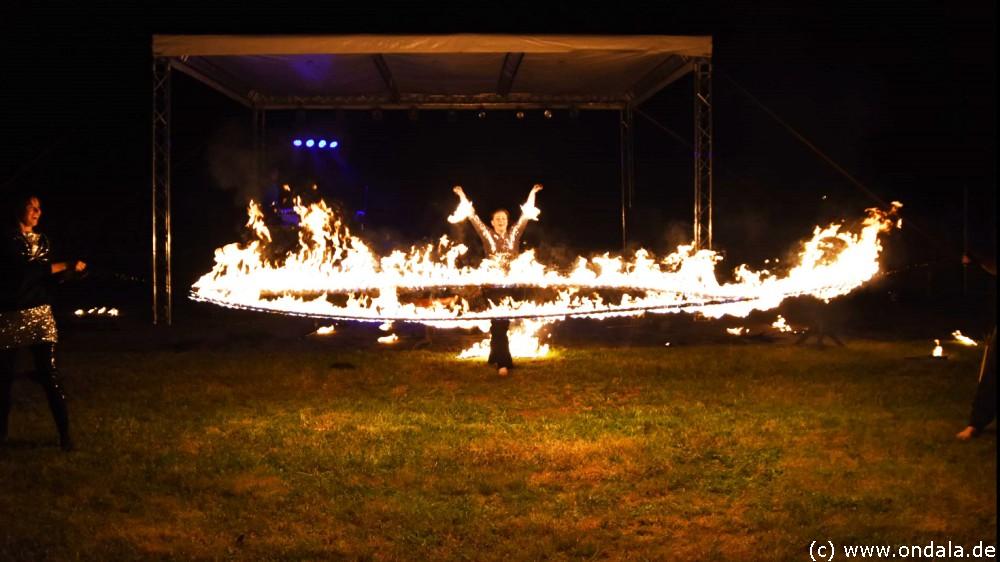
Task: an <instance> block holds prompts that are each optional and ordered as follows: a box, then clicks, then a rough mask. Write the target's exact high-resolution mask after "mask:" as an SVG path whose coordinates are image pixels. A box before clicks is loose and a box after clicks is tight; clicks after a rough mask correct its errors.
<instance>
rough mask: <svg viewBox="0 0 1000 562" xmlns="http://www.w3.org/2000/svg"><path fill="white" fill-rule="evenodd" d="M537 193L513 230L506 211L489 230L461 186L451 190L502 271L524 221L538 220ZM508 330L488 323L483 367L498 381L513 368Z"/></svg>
mask: <svg viewBox="0 0 1000 562" xmlns="http://www.w3.org/2000/svg"><path fill="white" fill-rule="evenodd" d="M541 190H542V185H541V184H535V185H534V186H533V187H532V188H531V193H529V194H528V200H527V201H525V203H524V205H522V206H521V218H519V219H518V221H517V223H516V224H514V226H513V228H510V229H508V228H507V226H508V223H509V222H510V213H509V212H507V210H506V209H497V210H496V211H493V215H492V216H491V220H490V225H491V226H492V227H493V228H489V227H487V226H486V224H485V223H483V221H482V220H481V219H480V218H479V217H478V216H477V215H476V212H475V209H473V208H472V203H471V202H470V201H469V199H468V198H467V197H466V196H465V192H464V191H463V190H462V186H460V185H456V186H455V187H454V188H453V189H452V191H454V192H455V194H456V195H458V198H459V200H460V201H461V203H462V206H463V207H465V208H466V209H467V213H468V214H467V216H465V217H463V218H468V219H469V222H470V223H472V227H473V228H474V229H475V231H476V234H478V235H479V238H480V240H482V242H483V249H484V250H485V252H486V257H487V258H489V259H493V260H496V261H497V262H498V263H499V264H500V265H501V266H502V267H505V268H506V267H507V265H508V264H509V263H510V260H511V259H513V258H514V257H516V256H517V254H518V253H520V251H521V249H520V247H521V236H522V235H523V234H524V229H525V227H527V226H528V221H532V220H538V209H537V208H535V194H536V193H538V192H539V191H541ZM509 329H510V320H507V319H503V320H491V321H490V357H489V359H487V363H488V364H490V365H495V366H496V367H497V373H498V374H499V375H500V376H501V377H505V376H507V373H508V370H509V369H512V368H513V367H514V360H513V358H512V357H511V356H510V340H509V339H508V337H507V331H508V330H509Z"/></svg>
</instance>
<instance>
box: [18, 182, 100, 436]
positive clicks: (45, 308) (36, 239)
mask: <svg viewBox="0 0 1000 562" xmlns="http://www.w3.org/2000/svg"><path fill="white" fill-rule="evenodd" d="M13 211H14V213H13V214H14V216H13V217H6V218H8V219H10V220H8V221H6V222H7V225H4V226H6V227H7V228H5V229H4V230H3V239H2V240H0V270H2V271H3V275H0V444H2V443H4V442H5V441H6V439H7V421H8V418H9V416H10V402H11V386H12V384H13V382H14V363H15V361H14V360H15V355H16V353H17V350H18V349H21V348H27V349H28V350H29V351H30V352H31V355H32V357H33V359H34V361H35V371H34V372H33V373H32V378H33V379H34V380H35V381H36V382H38V383H39V384H40V385H42V388H44V389H45V396H46V397H47V398H48V402H49V408H50V409H51V410H52V417H53V419H54V420H55V422H56V429H58V431H59V444H60V446H61V447H62V448H63V449H64V450H67V451H69V450H72V449H73V442H72V439H71V438H70V434H69V414H68V413H67V411H66V396H65V393H64V392H63V388H62V383H61V381H60V378H59V371H58V370H57V369H56V359H55V349H56V342H57V341H58V334H57V332H56V322H55V318H54V317H53V316H52V296H51V287H50V286H51V284H52V282H53V276H54V275H56V274H59V273H62V272H64V271H83V270H84V269H86V267H87V265H86V264H85V263H83V262H82V261H73V262H56V263H53V262H52V261H51V260H50V257H49V250H50V247H49V240H48V238H46V236H45V235H44V234H41V233H39V232H35V226H37V225H38V219H39V218H40V217H41V215H42V208H41V203H40V202H39V199H38V197H36V196H34V195H28V196H24V197H20V198H18V199H16V200H15V201H14V206H13Z"/></svg>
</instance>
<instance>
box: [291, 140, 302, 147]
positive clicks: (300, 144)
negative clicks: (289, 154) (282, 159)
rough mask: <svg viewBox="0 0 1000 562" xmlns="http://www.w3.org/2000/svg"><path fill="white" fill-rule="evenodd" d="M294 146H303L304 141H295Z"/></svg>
mask: <svg viewBox="0 0 1000 562" xmlns="http://www.w3.org/2000/svg"><path fill="white" fill-rule="evenodd" d="M292 144H293V145H294V146H302V139H295V140H293V141H292Z"/></svg>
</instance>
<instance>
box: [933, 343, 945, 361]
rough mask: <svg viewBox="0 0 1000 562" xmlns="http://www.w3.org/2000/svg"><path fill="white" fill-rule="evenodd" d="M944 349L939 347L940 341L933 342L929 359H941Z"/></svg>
mask: <svg viewBox="0 0 1000 562" xmlns="http://www.w3.org/2000/svg"><path fill="white" fill-rule="evenodd" d="M943 356H944V348H942V347H941V340H934V351H932V352H931V357H943Z"/></svg>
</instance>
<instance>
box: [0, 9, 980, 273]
mask: <svg viewBox="0 0 1000 562" xmlns="http://www.w3.org/2000/svg"><path fill="white" fill-rule="evenodd" d="M109 4H110V3H104V4H101V3H89V4H87V3H82V4H81V3H78V4H74V5H73V6H74V7H72V8H70V7H62V6H59V5H57V4H50V7H49V8H46V9H44V10H42V9H39V10H36V11H35V12H34V13H18V14H4V15H3V17H0V19H2V20H3V23H2V24H0V25H2V26H3V27H4V29H3V32H4V37H5V39H4V46H5V56H4V58H3V63H2V64H3V70H2V72H0V77H2V81H3V87H2V88H0V102H2V107H3V108H4V111H3V117H2V119H0V124H2V125H0V126H2V127H3V136H4V138H5V141H6V142H5V143H4V146H5V148H4V150H3V151H0V182H3V189H4V191H7V190H9V189H11V188H13V187H15V186H18V185H31V186H34V187H36V188H38V189H39V190H40V191H41V192H42V193H43V195H44V196H45V199H44V201H43V206H44V211H45V215H44V216H43V219H42V224H41V227H42V228H41V229H42V230H44V231H46V232H49V233H50V235H51V236H52V237H53V239H54V241H55V243H56V245H57V247H59V248H60V249H61V251H62V252H63V253H65V254H67V255H70V254H72V255H74V256H80V257H83V258H84V259H87V260H89V261H90V262H91V263H93V264H96V265H99V266H101V267H104V268H107V269H108V270H114V271H120V272H124V273H130V274H136V275H146V274H147V271H148V263H149V247H150V243H149V190H150V189H149V185H150V175H149V174H150V172H149V166H150V162H149V156H150V143H149V137H150V106H151V100H150V88H151V86H150V82H151V77H150V63H151V57H150V41H151V35H152V34H153V33H332V34H333V33H458V32H478V33H539V34H542V33H587V34H602V33H605V34H633V33H635V34H639V33H642V34H666V35H670V34H678V35H679V34H711V35H712V36H713V37H714V70H715V80H714V94H715V111H714V123H715V129H714V130H715V136H714V139H715V153H714V157H715V160H714V171H715V217H716V220H715V241H716V245H717V247H718V248H719V249H720V250H722V251H723V252H724V253H725V254H726V256H727V258H726V259H727V261H726V263H727V264H729V265H731V266H735V265H736V264H738V263H741V262H749V263H751V264H760V262H761V261H762V260H763V259H766V258H769V257H776V256H781V255H783V254H784V253H785V252H787V251H788V250H789V249H790V248H791V247H792V246H793V244H794V243H795V242H796V241H798V240H801V239H803V238H805V237H807V236H808V235H809V234H810V233H811V229H812V226H813V225H815V224H818V223H820V222H825V221H829V220H834V219H839V218H846V219H849V220H851V219H856V218H860V217H861V216H862V214H863V210H864V208H866V207H869V206H873V205H874V204H875V201H874V200H873V199H872V198H871V197H870V195H869V194H868V193H866V192H865V191H864V190H862V189H860V188H858V187H857V186H855V185H853V184H852V183H851V182H850V181H848V180H847V179H845V178H844V177H843V176H842V175H840V174H839V173H838V172H837V171H835V170H834V169H833V168H832V167H831V166H829V165H828V164H827V163H825V162H823V160H821V159H820V158H819V157H818V156H817V155H816V154H814V153H813V152H811V151H810V150H809V149H808V148H806V147H805V146H804V145H803V144H802V143H800V142H799V141H798V140H796V139H795V138H794V137H793V136H792V135H791V134H790V133H789V132H788V131H787V130H786V129H784V128H783V127H782V126H781V125H779V124H778V123H777V122H776V121H775V120H773V119H772V118H771V117H769V116H768V115H767V114H766V113H765V112H764V111H763V110H762V109H761V108H760V107H759V106H758V105H757V104H756V103H755V102H754V101H752V100H751V99H750V98H749V97H747V96H746V95H745V94H744V93H743V92H742V91H741V88H745V89H746V90H747V91H749V92H750V93H751V94H752V95H753V96H755V97H756V98H757V100H759V102H761V103H763V104H764V105H765V106H767V107H768V108H769V109H771V110H773V111H774V112H775V113H776V114H777V115H779V116H780V117H781V119H783V120H784V121H785V122H786V123H788V124H789V125H791V126H792V127H794V128H795V129H796V130H797V131H799V132H800V133H801V134H802V135H803V136H805V137H806V138H808V139H809V140H810V141H811V142H812V143H813V144H815V145H816V146H817V147H819V148H820V149H821V150H822V151H823V152H824V153H825V154H826V155H827V156H828V157H830V158H831V159H832V160H834V161H835V162H837V163H838V164H839V165H840V166H842V167H843V168H844V169H846V170H848V171H849V172H850V173H851V174H852V175H853V176H854V177H856V178H857V179H858V180H860V181H861V182H862V183H863V184H864V185H865V186H866V187H867V188H868V189H870V190H871V192H873V193H874V195H875V196H877V197H878V198H881V199H883V200H894V199H897V200H900V201H902V202H903V203H904V204H905V208H904V213H903V216H904V218H905V220H907V221H909V222H908V224H909V225H912V226H910V227H908V228H904V230H903V231H902V232H901V233H899V234H898V235H896V237H895V239H894V240H893V241H892V242H891V243H890V245H889V248H890V250H891V252H892V254H891V255H890V256H887V260H888V262H889V263H891V264H892V266H893V267H897V268H905V267H914V266H917V265H919V264H926V263H933V264H936V265H935V266H934V267H945V268H946V271H953V272H958V267H957V264H958V259H959V256H960V255H961V250H962V239H963V230H962V229H963V190H967V192H968V213H967V219H968V220H967V227H968V229H969V235H970V243H971V245H972V246H973V250H975V251H978V252H979V253H984V254H987V255H992V254H993V253H994V252H995V240H996V221H995V217H996V212H995V194H996V188H995V185H996V167H995V159H994V152H995V149H996V146H995V145H996V128H995V126H996V113H995V107H996V94H995V73H994V70H993V68H994V64H995V60H994V59H995V29H994V25H995V24H994V21H995V7H994V3H992V2H985V1H983V2H978V1H977V2H961V3H955V2H899V3H873V2H857V3H830V4H837V5H836V6H833V5H830V6H826V5H824V6H821V7H820V6H814V7H803V6H801V5H800V4H802V3H789V4H787V5H779V4H774V3H758V2H753V3H747V4H745V5H744V4H737V5H726V4H722V3H718V4H712V3H701V4H699V5H698V7H696V8H692V7H690V6H685V5H682V4H675V3H666V2H658V3H655V4H651V5H648V6H644V5H641V4H632V5H628V4H623V3H611V2H609V3H607V4H599V3H586V2H557V3H551V4H548V5H546V6H545V7H540V6H537V5H532V4H529V3H523V4H519V3H516V2H515V3H509V2H507V3H503V4H502V5H500V4H497V5H496V6H495V7H493V8H492V10H491V11H489V12H485V11H473V8H472V7H471V4H472V3H457V2H452V3H439V4H436V5H432V4H430V3H420V4H419V5H418V6H415V5H412V4H410V3H371V2H365V3H359V4H358V5H354V6H351V7H339V6H334V5H329V6H326V7H323V8H322V9H320V8H306V7H304V6H302V5H300V6H299V7H296V8H294V9H288V8H280V7H270V8H265V7H262V6H261V7H257V6H256V5H255V6H254V7H250V6H247V5H244V4H242V3H235V2H222V3H219V2H213V3H211V7H210V8H206V7H204V5H200V4H194V3H190V4H188V9H182V8H174V9H170V10H167V9H163V8H161V7H156V6H151V5H148V4H141V3H140V4H135V5H134V6H133V7H129V8H127V9H124V10H123V9H121V8H111V7H109ZM206 4H207V3H206ZM871 4H877V6H872V5H871ZM174 76H175V82H174V103H175V105H174V123H173V126H174V155H173V164H174V170H173V174H174V175H173V184H174V221H175V251H176V265H175V267H176V279H177V284H178V288H179V290H182V291H183V290H184V289H186V287H187V286H188V285H189V284H190V283H191V282H192V281H193V280H194V279H195V278H196V277H197V276H198V275H200V274H201V273H203V272H204V271H206V270H207V269H208V267H209V266H210V264H211V258H212V252H213V249H214V248H215V247H217V246H220V245H222V244H224V243H227V242H230V241H235V240H237V239H238V238H239V233H240V229H241V225H242V222H243V220H244V208H245V204H246V200H245V199H246V197H247V195H248V194H251V193H253V192H255V189H256V188H254V187H253V186H247V185H246V182H245V181H242V179H241V174H240V171H239V170H240V169H242V168H243V167H244V164H243V163H244V162H245V156H246V154H247V149H248V148H249V136H248V134H249V127H250V115H249V112H248V111H247V110H246V109H244V108H242V107H241V106H239V105H237V104H236V103H235V102H232V101H230V100H228V99H227V98H225V97H223V96H221V95H219V94H217V93H215V92H214V91H212V90H210V89H209V88H207V87H205V86H203V85H201V84H199V83H196V82H194V81H193V80H191V79H189V78H188V77H186V76H182V75H178V74H177V73H175V74H174ZM690 93H691V79H690V77H688V78H686V79H684V80H681V81H680V82H677V83H675V84H673V85H671V86H670V87H668V88H667V89H666V90H664V91H663V92H661V93H660V94H659V95H657V96H656V97H654V98H653V99H651V100H650V101H648V102H646V103H645V104H643V105H642V106H641V107H640V109H641V110H642V111H644V112H645V113H647V114H649V115H651V116H653V117H654V118H656V119H657V120H658V121H660V122H661V123H662V124H663V125H665V126H666V127H668V128H670V129H671V130H673V131H675V132H677V133H678V134H679V135H680V136H682V137H684V138H686V139H690V138H691V135H692V132H691V129H692V126H691V97H690ZM535 113H537V112H535ZM535 113H529V115H528V118H527V119H525V121H523V122H518V121H516V120H515V119H514V118H513V113H512V112H494V113H491V114H490V115H489V117H488V118H487V119H486V120H482V121H481V120H479V119H477V118H476V117H475V115H474V113H473V112H467V113H460V114H459V115H458V119H457V120H456V121H455V122H450V121H448V119H447V117H446V114H445V113H443V112H422V113H421V115H420V119H419V120H418V121H416V122H412V121H410V120H409V119H408V118H407V115H406V113H405V112H387V113H386V114H385V118H384V119H383V120H382V121H381V122H374V121H372V119H371V118H370V116H369V115H368V114H367V113H354V112H349V113H347V114H346V115H342V116H340V118H339V119H338V118H337V116H336V114H334V113H332V112H316V111H310V112H306V113H296V112H282V113H275V114H274V115H273V117H271V118H270V123H271V127H272V132H273V133H274V134H273V138H272V139H271V140H272V142H273V146H272V148H271V149H270V153H271V154H272V155H276V156H281V155H282V151H284V150H287V149H286V147H287V144H286V143H287V138H288V137H287V136H283V135H291V134H294V133H295V132H296V131H300V130H304V129H307V128H310V127H312V128H315V129H317V130H324V131H331V132H333V133H335V134H336V135H337V136H338V138H340V139H341V142H342V148H341V149H340V150H339V151H338V153H337V155H336V156H335V157H334V156H330V157H329V162H325V163H324V162H313V163H311V164H309V163H306V162H298V163H294V162H293V161H292V158H295V157H294V156H293V155H292V154H291V153H290V152H288V153H286V154H285V155H284V156H285V157H286V159H285V161H284V162H283V164H282V166H283V167H284V168H285V169H286V170H287V173H288V174H290V175H291V174H293V173H294V174H297V176H296V177H300V176H301V177H302V178H306V177H307V176H308V175H309V173H310V170H317V169H318V170H328V171H327V172H323V174H325V175H322V176H321V177H320V180H321V183H323V188H324V189H325V190H327V192H328V194H329V195H330V196H331V197H332V198H335V199H337V200H339V201H341V202H342V203H343V205H344V206H345V207H346V208H348V209H352V210H357V209H359V208H365V209H366V210H367V215H366V217H367V224H366V225H365V236H366V237H368V238H370V239H371V240H372V242H373V244H376V245H377V246H379V247H380V248H386V249H387V248H388V247H391V246H402V245H408V244H409V243H412V242H417V241H421V240H429V239H431V238H434V237H436V236H438V235H440V234H443V233H449V234H452V235H461V231H456V230H455V229H454V227H451V226H450V225H448V224H447V223H446V222H445V221H444V217H445V216H447V214H448V213H450V211H451V210H452V209H453V207H454V204H455V197H454V195H453V194H452V193H451V191H450V187H451V186H452V185H454V184H456V183H459V184H462V185H464V186H465V187H466V191H467V192H468V193H469V194H470V196H471V197H472V198H473V200H474V202H476V203H477V209H478V210H479V211H480V213H481V214H485V212H486V211H487V210H488V209H491V208H494V207H500V206H505V207H510V208H516V205H518V204H520V202H521V201H523V199H524V197H525V195H526V194H527V191H528V189H529V188H530V186H531V185H532V184H533V183H535V182H541V183H544V184H545V185H546V190H545V191H543V192H542V193H541V194H540V196H539V207H540V208H541V209H542V220H541V222H540V223H538V224H534V225H532V227H531V228H530V229H529V235H528V236H527V237H526V242H527V243H528V244H531V245H537V246H539V248H544V249H545V251H548V252H550V253H553V254H557V253H558V252H570V251H573V252H576V251H580V252H594V251H608V250H610V251H617V250H620V248H621V242H620V231H619V220H620V215H619V212H620V210H619V208H618V201H619V191H618V189H619V179H618V178H619V168H618V129H617V120H616V118H617V113H612V112H583V113H582V114H581V116H580V117H579V119H577V120H571V119H570V118H569V117H568V116H567V115H565V114H564V113H557V115H556V117H555V118H554V119H552V120H551V121H545V120H543V119H542V118H541V116H540V115H538V114H535ZM636 123H637V132H636V142H635V146H636V150H637V152H636V196H635V201H634V206H633V209H632V211H631V218H630V222H631V225H630V230H631V232H630V238H631V241H632V242H633V244H634V245H643V246H645V247H648V248H650V249H652V250H655V251H657V252H661V253H662V252H664V251H666V250H668V249H669V248H671V247H672V246H673V245H676V244H678V243H681V242H684V241H686V239H687V238H689V237H690V222H691V196H692V188H691V168H692V165H691V159H690V150H689V149H688V148H687V147H685V146H684V145H683V144H681V143H679V142H678V141H676V140H675V139H673V138H672V137H671V136H670V135H669V134H667V133H665V132H664V131H662V130H661V129H659V128H658V127H656V126H654V125H652V124H651V123H649V122H648V121H646V120H645V119H643V118H642V117H639V116H637V117H636ZM241 143H242V144H241ZM298 158H299V159H300V160H301V159H302V157H301V155H300V156H299V157H298ZM307 164H308V165H307ZM302 181H305V180H304V179H303V180H302ZM365 186H367V191H368V196H367V198H365V196H364V195H363V192H364V189H365ZM824 196H825V198H824ZM464 234H465V236H466V237H471V236H472V233H471V230H469V231H465V232H464ZM470 239H471V238H470ZM952 264H954V265H952ZM947 268H950V269H947Z"/></svg>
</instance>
